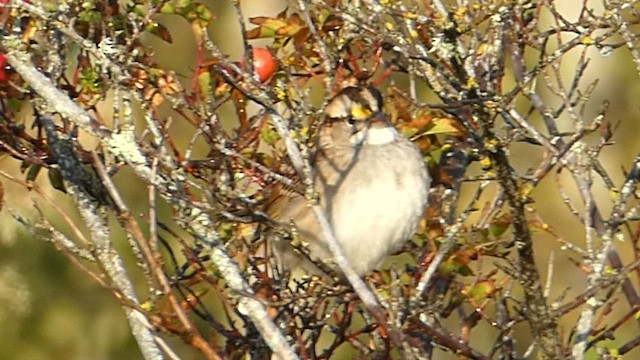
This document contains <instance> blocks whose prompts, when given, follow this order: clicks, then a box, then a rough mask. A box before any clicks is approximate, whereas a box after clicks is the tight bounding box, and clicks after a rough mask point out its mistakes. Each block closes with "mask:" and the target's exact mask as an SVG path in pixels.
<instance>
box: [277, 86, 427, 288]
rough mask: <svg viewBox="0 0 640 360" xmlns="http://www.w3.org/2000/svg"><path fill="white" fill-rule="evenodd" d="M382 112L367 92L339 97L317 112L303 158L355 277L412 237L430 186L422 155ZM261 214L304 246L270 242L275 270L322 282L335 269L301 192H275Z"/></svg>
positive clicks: (373, 93) (376, 97)
mask: <svg viewBox="0 0 640 360" xmlns="http://www.w3.org/2000/svg"><path fill="white" fill-rule="evenodd" d="M383 105H384V101H383V97H382V94H381V93H380V91H379V90H377V89H376V88H374V87H372V86H370V85H357V86H348V87H345V88H344V89H342V90H341V91H339V92H338V93H337V94H336V95H335V96H334V97H333V98H332V99H331V100H330V101H329V102H328V103H327V106H326V107H325V109H324V119H323V122H322V124H321V125H320V127H319V129H318V134H317V137H316V139H315V145H314V146H312V151H313V152H312V154H311V156H310V164H311V166H312V169H313V173H314V175H313V183H314V190H315V193H316V194H317V198H318V202H319V204H320V206H321V207H322V208H323V210H324V211H325V213H326V215H327V220H328V221H329V224H330V225H331V227H332V230H333V233H334V235H335V237H336V239H337V241H338V242H339V243H340V245H341V246H342V248H343V250H344V252H345V254H346V257H347V260H348V261H349V264H350V265H351V267H352V269H353V270H355V272H356V273H357V274H358V275H360V276H362V275H364V274H366V273H368V272H370V271H371V270H373V269H375V268H377V267H378V266H379V265H380V264H381V263H382V262H383V261H384V259H385V258H386V257H387V256H388V255H390V254H392V253H394V252H397V251H398V250H399V249H400V248H401V247H402V246H403V244H404V243H405V242H406V241H407V240H408V239H409V238H410V237H411V236H412V235H413V233H414V232H415V230H416V228H417V225H418V223H419V221H420V219H421V218H422V216H423V213H424V210H425V208H426V206H427V202H428V192H429V187H430V185H431V178H430V176H429V173H428V171H427V167H426V165H425V161H424V159H423V156H422V154H421V153H420V151H419V150H418V148H417V147H416V146H415V145H414V144H413V143H412V142H411V141H409V140H408V139H407V138H406V137H404V136H403V135H402V134H400V133H399V132H398V131H397V130H396V129H395V128H394V126H393V125H392V124H391V123H390V122H389V118H388V116H387V114H385V113H384V111H383ZM266 213H267V215H268V216H269V217H270V218H271V219H272V220H274V221H275V222H276V223H278V224H280V225H282V226H285V227H286V226H289V227H291V225H293V233H294V234H295V235H294V236H295V237H297V238H299V240H301V241H299V242H297V243H298V244H303V246H302V247H301V246H297V245H296V244H294V243H295V242H292V241H291V239H290V238H289V239H287V238H285V237H283V236H276V237H275V238H274V240H273V241H270V244H271V248H272V249H273V252H274V253H275V255H276V258H277V260H278V262H279V264H280V265H281V266H283V267H284V268H287V269H289V270H293V269H296V268H302V269H303V270H306V271H307V272H311V273H313V274H317V275H320V274H326V272H325V271H323V267H325V268H326V266H328V267H329V268H332V269H334V270H336V269H337V265H336V264H335V262H334V261H333V255H332V253H331V251H330V250H329V247H328V246H327V242H326V240H325V239H324V237H323V235H322V233H321V230H320V227H319V224H318V222H317V220H316V218H315V216H314V214H313V212H312V209H311V208H310V207H309V205H308V200H307V199H306V198H305V196H304V195H303V193H302V192H300V191H295V190H291V189H286V188H284V187H280V189H279V190H278V191H277V192H276V194H275V195H274V196H272V197H271V199H270V200H269V201H268V204H267V208H266ZM318 263H321V264H323V265H325V266H320V267H319V266H318V265H317V264H318ZM338 270H339V269H338ZM338 273H340V272H338Z"/></svg>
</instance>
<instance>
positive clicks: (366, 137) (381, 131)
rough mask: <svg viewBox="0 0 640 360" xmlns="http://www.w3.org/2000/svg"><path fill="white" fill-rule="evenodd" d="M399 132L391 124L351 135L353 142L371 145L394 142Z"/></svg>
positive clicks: (354, 143)
mask: <svg viewBox="0 0 640 360" xmlns="http://www.w3.org/2000/svg"><path fill="white" fill-rule="evenodd" d="M397 133H398V132H397V131H396V129H394V128H393V127H391V126H385V127H382V128H369V129H367V130H362V131H358V132H357V133H355V134H353V135H352V136H351V144H352V145H358V144H362V143H363V142H365V143H367V144H369V145H385V144H389V143H391V142H393V141H394V140H395V138H396V134H397Z"/></svg>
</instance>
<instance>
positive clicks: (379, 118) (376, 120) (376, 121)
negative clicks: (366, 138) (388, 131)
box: [369, 111, 389, 128]
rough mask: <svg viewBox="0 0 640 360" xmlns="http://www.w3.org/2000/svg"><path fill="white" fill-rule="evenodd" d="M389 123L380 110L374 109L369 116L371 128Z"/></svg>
mask: <svg viewBox="0 0 640 360" xmlns="http://www.w3.org/2000/svg"><path fill="white" fill-rule="evenodd" d="M387 125H389V117H388V116H387V115H386V114H385V113H383V112H382V111H376V112H374V113H373V114H371V117H370V118H369V126H370V127H373V128H381V127H385V126H387Z"/></svg>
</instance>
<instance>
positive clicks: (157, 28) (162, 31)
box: [145, 22, 173, 44]
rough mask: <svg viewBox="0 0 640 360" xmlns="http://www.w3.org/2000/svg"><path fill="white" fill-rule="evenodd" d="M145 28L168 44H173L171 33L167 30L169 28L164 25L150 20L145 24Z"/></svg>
mask: <svg viewBox="0 0 640 360" xmlns="http://www.w3.org/2000/svg"><path fill="white" fill-rule="evenodd" d="M145 30H146V31H147V32H148V33H150V34H153V35H155V36H157V37H159V38H160V39H161V40H164V41H165V42H167V43H169V44H173V38H172V36H171V33H170V32H169V29H167V28H166V27H165V26H164V25H162V24H158V23H156V22H152V23H150V24H149V25H147V27H146V28H145Z"/></svg>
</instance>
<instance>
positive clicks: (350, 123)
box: [345, 116, 356, 126]
mask: <svg viewBox="0 0 640 360" xmlns="http://www.w3.org/2000/svg"><path fill="white" fill-rule="evenodd" d="M345 121H346V122H347V124H348V125H349V126H353V125H355V124H356V119H354V118H353V117H351V116H349V117H348V118H347V119H346V120H345Z"/></svg>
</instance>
